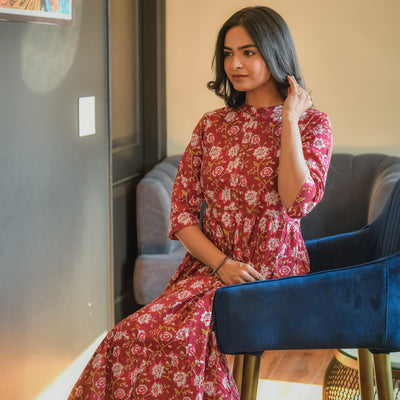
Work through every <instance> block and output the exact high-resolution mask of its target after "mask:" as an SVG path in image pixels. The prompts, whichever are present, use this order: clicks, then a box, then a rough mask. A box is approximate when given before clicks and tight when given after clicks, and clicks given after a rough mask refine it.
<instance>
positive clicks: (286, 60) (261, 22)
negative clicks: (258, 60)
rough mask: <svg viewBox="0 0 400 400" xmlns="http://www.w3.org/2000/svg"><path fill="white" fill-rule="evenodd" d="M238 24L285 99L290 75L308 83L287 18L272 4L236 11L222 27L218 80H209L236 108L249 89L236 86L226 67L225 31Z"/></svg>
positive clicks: (216, 66) (217, 49)
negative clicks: (273, 8)
mask: <svg viewBox="0 0 400 400" xmlns="http://www.w3.org/2000/svg"><path fill="white" fill-rule="evenodd" d="M235 26H241V27H243V28H244V29H245V30H246V31H247V32H248V34H249V35H250V37H251V39H252V40H253V41H254V44H255V45H256V47H257V49H258V51H259V52H260V55H261V57H262V58H263V59H264V61H265V64H266V65H267V67H268V69H269V70H270V72H271V75H272V77H273V78H274V79H275V82H276V85H277V88H278V91H279V93H280V95H281V96H282V98H283V99H286V97H287V89H288V87H289V83H288V81H287V76H288V75H293V76H294V77H295V78H296V80H297V82H298V83H299V85H300V86H302V87H304V84H303V79H302V77H301V74H300V68H299V64H298V61H297V55H296V49H295V47H294V43H293V39H292V35H291V34H290V31H289V28H288V26H287V24H286V22H285V20H284V19H283V18H282V17H281V16H280V15H279V14H278V13H277V12H276V11H274V10H272V9H271V8H269V7H262V6H256V7H246V8H243V9H242V10H240V11H238V12H236V13H235V14H233V15H232V16H231V17H230V18H229V19H228V20H227V21H226V22H225V24H224V25H223V26H222V28H221V29H220V31H219V33H218V37H217V43H216V46H215V53H214V59H213V68H214V71H215V80H213V81H210V82H208V84H207V87H208V88H209V89H210V90H213V91H214V92H215V93H216V94H217V96H219V97H222V98H223V99H224V101H225V104H226V105H227V106H229V107H233V108H236V107H239V106H241V105H242V104H243V103H244V102H245V100H246V93H245V92H239V91H237V90H235V88H234V87H233V85H232V83H231V82H230V81H229V79H228V77H227V76H226V73H225V70H224V43H225V35H226V33H227V32H228V31H229V29H231V28H233V27H235Z"/></svg>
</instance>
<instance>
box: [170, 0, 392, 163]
mask: <svg viewBox="0 0 400 400" xmlns="http://www.w3.org/2000/svg"><path fill="white" fill-rule="evenodd" d="M166 3H167V129H168V131H167V137H168V154H169V155H172V154H177V153H182V152H183V150H184V148H185V147H186V144H187V142H188V140H189V138H190V135H191V132H192V130H193V128H194V126H195V124H196V123H197V121H198V120H199V119H200V118H201V116H202V114H203V113H204V112H207V111H209V110H212V109H214V108H217V107H220V106H222V105H223V103H222V101H221V100H220V99H218V98H217V97H216V96H215V95H214V94H213V93H212V92H210V91H209V90H208V89H207V88H206V83H207V82H208V81H209V80H210V79H211V78H212V72H211V61H212V56H213V50H214V44H215V39H216V35H217V32H218V30H219V28H220V26H221V25H222V23H223V22H224V21H225V20H226V19H227V18H228V17H229V16H230V15H231V14H232V13H233V12H234V11H236V10H238V9H240V8H242V7H245V6H249V5H254V4H261V5H267V6H270V7H272V8H274V9H275V10H277V11H278V12H279V13H280V14H281V15H282V16H283V17H284V18H285V20H286V21H287V23H288V25H289V27H290V29H291V32H292V35H293V37H294V41H295V44H296V48H297V53H298V56H299V60H300V66H301V68H302V71H303V75H304V77H305V82H306V85H307V87H308V89H309V90H310V91H311V92H312V97H313V100H314V104H315V106H316V108H319V109H320V110H322V111H325V112H326V113H328V114H329V116H330V117H331V120H332V123H333V128H334V146H335V148H334V151H346V152H352V153H364V152H384V153H388V154H394V155H399V156H400V128H399V115H400V107H399V105H400V101H399V93H400V68H399V66H400V44H399V39H400V24H399V23H398V16H399V15H400V1H399V0H380V1H378V0H374V1H372V0H336V1H331V0H329V1H328V0H302V1H294V0H271V1H263V0H258V1H256V2H255V3H251V2H249V1H244V0H229V1H228V0H226V1H222V0H167V1H166Z"/></svg>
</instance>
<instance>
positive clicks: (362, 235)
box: [306, 225, 375, 272]
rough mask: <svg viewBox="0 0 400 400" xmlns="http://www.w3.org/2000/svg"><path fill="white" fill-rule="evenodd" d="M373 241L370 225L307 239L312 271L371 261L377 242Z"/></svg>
mask: <svg viewBox="0 0 400 400" xmlns="http://www.w3.org/2000/svg"><path fill="white" fill-rule="evenodd" d="M371 241H372V240H371V234H370V225H367V226H365V227H364V228H362V229H360V230H358V231H355V232H350V233H344V234H340V235H334V236H328V237H324V238H319V239H314V240H309V241H307V242H306V247H307V251H308V255H309V258H310V265H311V272H318V271H325V270H328V269H335V268H343V267H347V266H349V265H358V264H363V263H366V262H369V261H371V260H372V258H373V254H374V249H375V243H371Z"/></svg>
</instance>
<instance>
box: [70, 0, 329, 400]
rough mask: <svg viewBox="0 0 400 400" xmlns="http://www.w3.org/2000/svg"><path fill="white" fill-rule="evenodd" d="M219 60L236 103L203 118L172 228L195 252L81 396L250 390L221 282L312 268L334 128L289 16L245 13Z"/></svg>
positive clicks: (230, 24)
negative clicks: (310, 227)
mask: <svg viewBox="0 0 400 400" xmlns="http://www.w3.org/2000/svg"><path fill="white" fill-rule="evenodd" d="M215 68H216V78H215V81H212V82H210V83H209V85H208V86H209V88H210V89H212V90H214V91H215V92H216V94H217V95H219V96H222V97H223V98H224V100H225V102H226V104H227V107H225V108H222V109H219V110H215V111H213V112H210V113H207V114H205V115H204V116H203V118H202V119H201V120H200V122H199V123H198V125H197V127H196V128H195V130H194V132H193V135H192V139H191V141H190V143H189V145H188V147H187V149H186V151H185V153H184V155H183V157H182V160H181V164H180V167H179V171H178V174H177V177H176V181H175V186H174V190H173V197H172V209H171V224H170V237H171V238H172V239H179V240H180V241H181V242H182V243H183V245H184V246H185V247H186V248H187V250H188V253H187V255H186V256H185V258H184V259H183V261H182V263H181V264H180V266H179V267H178V269H177V271H176V273H175V275H174V276H173V278H172V279H171V281H170V283H169V284H168V287H167V288H166V290H165V292H164V293H163V294H162V295H161V296H160V297H158V298H157V299H156V300H154V301H153V302H152V303H151V304H149V305H147V306H146V307H144V308H143V309H141V310H139V311H138V312H136V313H135V314H133V315H131V316H129V317H128V318H126V319H125V320H124V321H122V322H120V323H119V324H118V325H117V326H116V327H115V328H114V329H113V330H112V331H111V332H110V333H109V334H108V336H107V338H106V339H105V340H104V342H103V343H102V344H101V345H100V347H99V348H98V350H97V351H96V353H95V355H94V356H93V358H92V360H91V361H90V363H89V364H88V366H87V367H86V369H85V371H84V372H83V374H82V376H81V378H80V379H79V381H78V382H77V384H76V386H75V388H74V389H73V392H72V394H71V396H70V400H72V399H168V400H170V399H179V400H182V399H185V400H189V399H190V400H194V399H238V398H239V395H238V392H237V388H236V385H235V383H234V381H233V379H232V375H231V373H230V371H229V368H228V365H227V362H226V358H225V356H224V355H223V354H221V353H220V352H219V351H218V348H217V345H216V341H215V336H214V333H213V325H212V321H211V309H212V301H213V296H214V293H215V291H216V290H217V289H218V288H220V287H222V286H224V285H230V284H235V283H241V282H251V281H255V280H260V279H271V278H277V277H281V276H288V275H298V274H304V273H307V272H308V271H309V260H308V256H307V252H306V248H305V245H304V241H303V239H302V237H301V233H300V217H302V216H303V215H305V214H306V213H307V212H309V211H310V210H311V209H312V208H313V207H314V205H315V204H316V203H317V202H318V201H319V200H320V199H321V197H322V195H323V191H324V184H325V179H326V174H327V170H328V165H329V160H330V154H331V126H330V122H329V119H328V117H327V116H326V115H325V114H323V113H322V112H319V111H317V110H314V109H311V108H310V106H311V99H310V96H309V95H308V94H307V92H306V91H305V90H304V89H303V87H302V85H301V79H300V74H299V68H298V64H297V58H296V53H295V50H294V45H293V42H292V39H291V36H290V33H289V30H288V28H287V26H286V23H285V22H284V21H283V19H282V18H281V17H280V16H279V15H278V14H277V13H275V12H274V11H273V10H271V9H269V8H266V7H252V8H246V9H243V10H241V11H239V12H237V13H236V14H234V15H233V16H232V17H231V18H230V19H229V20H228V21H227V22H226V23H225V24H224V26H223V27H222V28H221V30H220V33H219V36H218V39H217V45H216V51H215ZM204 199H205V200H206V202H207V207H206V210H205V213H204V217H203V219H202V226H201V228H200V226H199V220H200V205H201V203H202V202H203V200H204Z"/></svg>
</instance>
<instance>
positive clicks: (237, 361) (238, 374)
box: [232, 354, 244, 393]
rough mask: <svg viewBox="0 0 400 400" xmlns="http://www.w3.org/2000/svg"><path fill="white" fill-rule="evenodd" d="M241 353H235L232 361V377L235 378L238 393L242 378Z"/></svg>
mask: <svg viewBox="0 0 400 400" xmlns="http://www.w3.org/2000/svg"><path fill="white" fill-rule="evenodd" d="M243 360H244V355H243V354H237V355H236V356H235V358H234V361H233V372H232V374H233V379H234V380H235V383H236V386H237V388H238V391H239V393H240V392H241V390H242V378H243Z"/></svg>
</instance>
